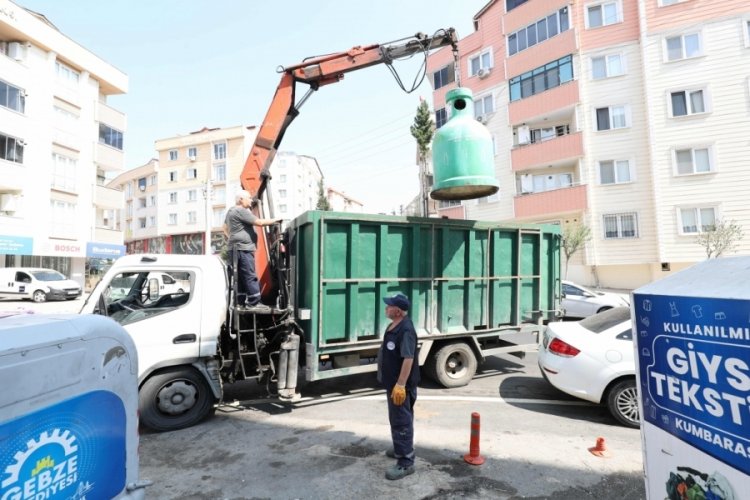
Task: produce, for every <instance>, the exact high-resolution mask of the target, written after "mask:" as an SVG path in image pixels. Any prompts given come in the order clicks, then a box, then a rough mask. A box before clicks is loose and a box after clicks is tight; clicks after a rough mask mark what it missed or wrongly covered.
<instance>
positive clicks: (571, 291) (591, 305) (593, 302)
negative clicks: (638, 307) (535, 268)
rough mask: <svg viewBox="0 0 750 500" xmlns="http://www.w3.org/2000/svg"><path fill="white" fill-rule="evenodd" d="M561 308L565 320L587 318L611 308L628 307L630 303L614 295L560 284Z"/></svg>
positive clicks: (579, 286) (572, 284)
mask: <svg viewBox="0 0 750 500" xmlns="http://www.w3.org/2000/svg"><path fill="white" fill-rule="evenodd" d="M562 293H563V299H562V308H563V311H564V316H565V317H566V318H588V317H589V316H591V315H592V314H596V313H599V312H602V311H606V310H607V309H612V308H613V307H621V306H627V307H629V306H630V302H629V301H628V300H627V299H626V298H625V297H622V296H620V295H618V294H616V293H610V292H597V291H593V290H589V289H588V288H586V287H584V286H581V285H578V284H576V283H573V282H572V281H563V282H562Z"/></svg>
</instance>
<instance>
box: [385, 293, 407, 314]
mask: <svg viewBox="0 0 750 500" xmlns="http://www.w3.org/2000/svg"><path fill="white" fill-rule="evenodd" d="M383 302H385V303H386V304H388V305H389V306H396V307H398V308H399V309H401V310H402V311H408V310H409V306H411V303H410V302H409V297H407V296H406V295H404V294H403V293H397V294H396V295H394V296H393V297H384V298H383Z"/></svg>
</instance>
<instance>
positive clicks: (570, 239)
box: [562, 222, 591, 278]
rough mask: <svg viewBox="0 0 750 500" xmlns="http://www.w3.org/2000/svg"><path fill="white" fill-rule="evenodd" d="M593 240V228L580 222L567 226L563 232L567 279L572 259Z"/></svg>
mask: <svg viewBox="0 0 750 500" xmlns="http://www.w3.org/2000/svg"><path fill="white" fill-rule="evenodd" d="M590 239H591V228H590V227H588V226H587V225H585V224H581V223H580V222H575V223H572V224H567V225H566V226H565V228H564V229H563V232H562V247H563V253H564V254H565V277H566V278H567V277H568V264H569V263H570V258H571V257H572V256H573V255H574V254H575V253H576V252H578V250H580V249H581V248H582V247H583V246H584V245H585V244H586V242H587V241H589V240H590Z"/></svg>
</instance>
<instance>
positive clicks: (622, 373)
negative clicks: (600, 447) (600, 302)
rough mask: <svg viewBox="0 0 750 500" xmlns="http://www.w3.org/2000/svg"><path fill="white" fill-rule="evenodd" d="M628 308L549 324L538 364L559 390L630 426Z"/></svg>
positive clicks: (634, 414)
mask: <svg viewBox="0 0 750 500" xmlns="http://www.w3.org/2000/svg"><path fill="white" fill-rule="evenodd" d="M631 327H632V325H631V320H630V308H628V307H616V308H614V309H609V310H607V311H604V312H602V313H599V314H595V315H593V316H590V317H588V318H586V319H583V320H581V321H576V322H573V321H557V322H552V323H549V324H548V325H547V328H546V330H545V332H544V336H543V337H542V345H541V346H540V348H539V368H540V369H541V371H542V375H543V376H544V378H545V379H547V381H548V382H549V383H550V384H552V385H553V386H555V387H556V388H558V389H560V390H561V391H563V392H565V393H567V394H570V395H571V396H575V397H577V398H581V399H584V400H586V401H591V402H592V403H597V404H602V403H603V404H606V405H607V407H608V409H609V411H610V413H611V414H612V416H614V417H615V419H616V420H617V421H618V422H619V423H621V424H623V425H625V426H628V427H640V417H639V413H638V392H637V390H636V383H635V355H634V353H633V332H632V328H631Z"/></svg>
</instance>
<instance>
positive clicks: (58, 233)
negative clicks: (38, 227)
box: [50, 200, 76, 238]
mask: <svg viewBox="0 0 750 500" xmlns="http://www.w3.org/2000/svg"><path fill="white" fill-rule="evenodd" d="M50 208H51V210H52V214H51V217H50V232H51V234H50V236H52V237H62V238H70V237H72V236H74V235H75V226H76V205H75V203H70V202H67V201H61V200H50Z"/></svg>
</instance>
